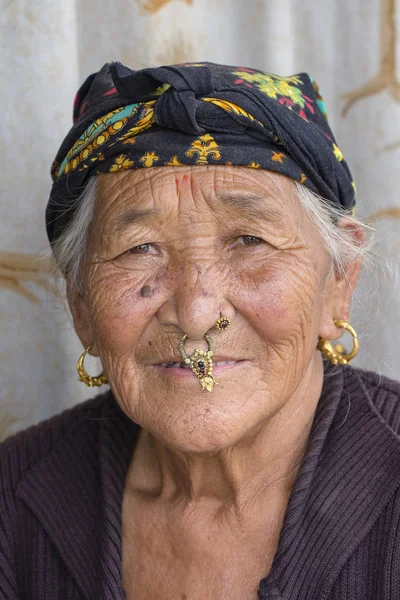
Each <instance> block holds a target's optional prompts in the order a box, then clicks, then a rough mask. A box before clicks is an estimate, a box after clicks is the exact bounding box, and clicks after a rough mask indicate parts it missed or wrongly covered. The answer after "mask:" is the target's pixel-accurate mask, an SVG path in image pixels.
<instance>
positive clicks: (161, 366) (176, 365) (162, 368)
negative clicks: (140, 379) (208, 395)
mask: <svg viewBox="0 0 400 600" xmlns="http://www.w3.org/2000/svg"><path fill="white" fill-rule="evenodd" d="M248 362H249V361H248V360H233V359H231V360H228V359H226V360H214V359H213V375H215V376H217V375H218V374H219V373H223V372H224V371H229V370H230V369H235V368H237V367H239V366H242V365H244V364H247V363H248ZM151 367H152V368H154V369H156V370H157V371H158V372H159V373H160V374H165V375H175V376H180V377H185V376H190V377H193V372H192V370H191V368H190V365H188V364H186V363H184V362H183V361H167V362H162V363H158V364H153V365H151Z"/></svg>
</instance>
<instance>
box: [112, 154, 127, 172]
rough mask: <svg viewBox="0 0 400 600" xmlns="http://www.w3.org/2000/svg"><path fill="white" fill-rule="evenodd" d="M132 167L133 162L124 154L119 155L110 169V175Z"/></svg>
mask: <svg viewBox="0 0 400 600" xmlns="http://www.w3.org/2000/svg"><path fill="white" fill-rule="evenodd" d="M132 165H133V160H130V159H129V158H128V157H127V156H126V154H120V155H119V156H117V158H116V159H115V161H114V164H113V165H112V167H111V169H110V173H115V172H117V171H123V170H124V169H129V168H130V167H131V166H132Z"/></svg>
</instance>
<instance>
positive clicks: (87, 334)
mask: <svg viewBox="0 0 400 600" xmlns="http://www.w3.org/2000/svg"><path fill="white" fill-rule="evenodd" d="M67 300H68V305H69V308H70V311H71V314H72V320H73V323H74V329H75V331H76V334H77V336H78V337H79V339H80V340H81V342H82V346H83V347H84V348H87V347H88V346H89V345H92V349H91V351H90V354H91V355H93V356H97V354H98V353H97V349H96V345H95V344H94V341H93V340H94V334H93V328H92V325H91V319H90V312H89V307H88V303H87V296H86V295H85V294H84V293H82V292H80V291H78V290H76V289H72V287H71V285H70V283H69V282H68V281H67Z"/></svg>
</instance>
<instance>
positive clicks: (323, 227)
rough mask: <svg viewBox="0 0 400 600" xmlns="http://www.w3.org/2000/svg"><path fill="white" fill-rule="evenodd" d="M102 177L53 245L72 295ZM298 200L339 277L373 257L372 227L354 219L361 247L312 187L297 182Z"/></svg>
mask: <svg viewBox="0 0 400 600" xmlns="http://www.w3.org/2000/svg"><path fill="white" fill-rule="evenodd" d="M97 184H98V177H96V176H92V177H90V178H89V180H88V183H87V185H86V186H85V189H84V190H83V192H82V194H81V195H80V196H79V198H77V200H76V207H77V208H76V211H75V214H74V216H73V218H72V219H71V221H70V223H69V225H68V226H67V228H66V229H65V231H64V232H63V234H62V235H61V236H60V237H59V238H58V240H57V241H56V242H55V244H54V246H53V252H54V257H55V259H56V262H57V264H58V266H59V268H60V269H61V271H62V273H63V274H64V276H65V278H66V279H67V280H68V283H69V285H70V289H71V291H72V292H78V293H82V292H83V289H82V277H81V267H82V264H84V261H85V255H86V246H87V237H88V231H89V226H90V223H91V221H92V219H93V215H94V208H95V201H96V194H97V187H98V185H97ZM295 191H296V194H297V197H298V199H299V201H300V203H301V205H302V206H303V208H304V209H305V210H306V211H307V213H308V215H309V216H310V217H311V219H312V221H313V222H314V223H315V225H316V227H317V230H318V231H319V234H320V236H321V240H322V244H323V246H324V248H325V249H326V251H327V252H328V255H329V256H330V258H331V261H332V269H334V270H335V271H336V272H337V273H339V274H345V273H346V267H347V265H348V264H350V263H351V262H354V261H357V260H362V261H363V262H364V263H365V262H366V261H367V262H368V260H369V258H370V256H372V254H371V250H372V247H373V245H374V236H373V235H371V228H370V227H369V226H368V225H366V224H365V223H363V222H362V221H360V220H359V219H356V218H354V217H352V216H348V217H346V218H348V219H349V222H350V224H351V223H353V224H354V225H355V226H360V227H361V228H362V229H363V230H364V231H365V230H366V232H367V233H368V235H367V236H366V242H365V243H364V244H360V243H358V242H357V240H355V239H354V237H353V236H352V235H351V231H350V230H349V228H343V227H338V225H337V224H338V222H339V221H340V220H341V219H342V218H343V216H344V215H343V211H342V210H341V209H340V208H336V207H335V206H333V205H332V204H331V203H330V202H328V201H326V200H324V199H323V198H321V197H320V196H318V195H317V194H315V193H314V192H312V191H311V190H309V189H308V188H306V187H305V186H303V185H300V184H299V183H298V182H295Z"/></svg>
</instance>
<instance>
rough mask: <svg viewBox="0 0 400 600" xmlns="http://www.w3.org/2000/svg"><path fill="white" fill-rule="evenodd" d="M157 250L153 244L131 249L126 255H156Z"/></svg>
mask: <svg viewBox="0 0 400 600" xmlns="http://www.w3.org/2000/svg"><path fill="white" fill-rule="evenodd" d="M155 253H156V249H155V248H154V247H153V246H152V245H151V244H140V245H139V246H135V247H134V248H129V250H127V251H126V254H155Z"/></svg>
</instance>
